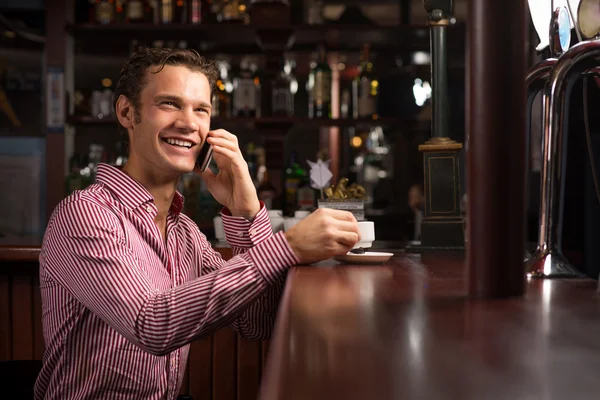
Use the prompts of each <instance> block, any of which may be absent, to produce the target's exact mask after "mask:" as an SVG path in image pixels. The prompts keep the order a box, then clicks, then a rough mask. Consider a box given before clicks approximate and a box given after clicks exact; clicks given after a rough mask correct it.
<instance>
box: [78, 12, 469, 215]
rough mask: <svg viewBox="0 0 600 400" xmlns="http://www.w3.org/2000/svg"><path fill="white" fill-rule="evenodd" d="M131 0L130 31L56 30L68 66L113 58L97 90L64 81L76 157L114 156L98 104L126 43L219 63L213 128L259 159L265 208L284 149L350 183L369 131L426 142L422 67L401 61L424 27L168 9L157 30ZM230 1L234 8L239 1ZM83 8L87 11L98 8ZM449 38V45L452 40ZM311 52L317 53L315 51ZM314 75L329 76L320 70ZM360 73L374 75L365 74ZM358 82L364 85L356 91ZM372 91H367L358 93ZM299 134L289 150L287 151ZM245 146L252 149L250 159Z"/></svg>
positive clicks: (422, 43) (417, 44) (281, 195)
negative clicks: (319, 160)
mask: <svg viewBox="0 0 600 400" xmlns="http://www.w3.org/2000/svg"><path fill="white" fill-rule="evenodd" d="M117 3H119V2H115V3H114V5H115V6H116V5H117ZM121 3H123V2H121ZM127 3H137V2H131V1H129V2H127ZM141 3H142V4H143V5H144V7H145V10H146V11H145V14H143V15H144V16H143V17H142V20H139V21H137V22H133V21H128V20H127V14H125V15H122V16H121V17H119V16H115V17H109V18H108V22H109V23H101V22H100V21H99V20H97V17H96V16H95V14H94V13H92V14H91V15H92V17H91V18H90V19H94V18H96V21H94V22H90V20H89V19H88V20H87V21H83V20H82V19H81V18H79V20H76V21H75V23H74V24H70V25H69V26H67V29H68V32H69V33H70V35H71V36H72V37H73V39H74V40H73V43H74V55H73V56H74V58H75V59H77V58H81V59H83V58H86V57H87V58H90V59H99V58H100V59H102V60H103V62H105V63H109V62H110V61H109V60H115V61H114V63H115V64H114V65H113V66H112V67H111V68H102V70H103V72H104V74H105V75H106V74H108V72H107V71H111V73H112V75H110V76H108V75H107V76H103V77H100V76H97V77H96V79H95V81H96V82H99V83H101V85H97V86H96V87H89V86H88V88H87V90H86V89H85V88H82V87H78V86H77V82H78V81H79V80H78V79H77V77H76V79H75V82H76V83H75V89H76V90H75V91H74V93H73V95H72V96H71V99H72V100H73V103H74V107H72V108H71V109H74V112H72V114H71V115H69V116H68V118H67V121H68V123H69V124H70V125H71V126H73V127H75V129H76V132H77V134H76V135H75V144H74V145H73V147H74V149H75V150H76V151H82V152H85V151H86V148H87V146H88V145H89V144H90V143H98V142H100V143H104V145H105V146H106V147H105V148H106V149H107V153H108V155H107V156H105V160H106V159H108V160H109V161H112V162H115V161H116V160H118V159H119V154H118V152H119V150H120V149H119V146H118V143H119V142H118V136H116V132H117V130H116V129H114V128H115V127H116V120H115V118H114V116H113V115H112V112H111V110H110V105H109V104H107V103H106V102H107V99H109V98H110V94H111V92H110V91H111V89H112V83H113V82H114V80H115V79H116V77H117V74H118V64H119V63H120V62H122V60H123V58H124V57H125V56H126V55H127V54H128V53H129V52H130V51H131V50H132V49H133V48H135V47H136V46H165V47H180V48H194V49H197V50H199V51H200V52H201V53H202V54H208V55H209V56H211V57H214V58H215V59H217V60H218V62H219V64H220V66H221V70H222V76H221V79H220V80H219V82H217V90H216V91H215V96H214V97H213V107H214V110H215V111H214V113H213V121H212V127H214V128H224V129H228V130H231V131H233V132H235V133H236V135H238V137H239V138H240V144H241V147H242V149H243V151H244V153H245V156H246V157H248V158H250V157H253V159H254V161H252V162H250V163H249V164H252V163H258V160H262V161H263V162H264V165H262V167H263V170H264V169H265V168H266V169H267V170H268V174H267V175H268V178H269V181H267V182H262V183H269V185H271V186H272V187H273V189H274V191H275V192H276V193H277V196H276V199H275V203H274V204H273V207H278V208H282V209H287V208H290V205H289V204H287V203H286V202H287V199H286V195H285V193H286V185H287V182H286V171H287V170H289V169H290V168H289V167H291V166H292V164H293V163H292V162H291V159H292V154H291V151H292V149H294V148H297V149H298V148H299V150H300V151H299V154H297V155H296V157H297V159H298V160H302V161H304V160H305V159H313V160H314V159H316V157H317V153H319V154H325V155H326V156H327V157H329V158H331V159H332V169H333V172H334V176H335V178H336V179H337V178H339V177H340V176H349V177H351V178H352V179H357V180H360V179H362V178H360V175H361V174H363V175H364V171H361V169H360V168H356V165H355V161H356V159H357V157H359V158H360V154H361V152H364V151H369V149H368V146H369V145H370V144H371V143H372V140H371V139H372V138H371V137H370V136H373V132H376V133H375V135H378V134H379V133H378V132H381V128H383V129H384V130H385V132H386V134H388V135H389V137H388V141H391V144H392V145H398V146H400V147H402V148H404V149H406V148H410V147H414V148H416V146H412V144H410V143H413V142H414V141H419V140H420V139H419V138H423V137H425V136H427V134H428V131H429V117H428V111H427V110H428V107H427V105H426V104H424V103H425V102H426V100H427V95H428V86H427V80H428V79H429V67H428V66H427V65H418V64H419V63H418V62H417V63H413V61H414V60H412V59H411V57H412V58H414V57H415V54H416V55H420V56H421V57H422V56H423V55H424V51H425V52H426V51H427V50H428V48H429V38H428V31H427V29H426V26H425V25H422V26H411V25H395V26H378V25H375V24H372V23H370V22H369V21H367V22H364V21H357V18H354V19H352V18H350V19H349V20H350V21H351V22H350V23H348V22H343V21H338V23H331V22H329V23H322V22H323V21H319V18H318V16H317V17H315V15H314V10H313V14H312V16H309V15H306V14H307V13H299V15H300V18H301V19H300V20H298V19H294V18H295V17H294V16H297V14H294V12H293V10H292V12H289V10H287V12H289V14H288V17H287V18H288V21H287V22H285V20H286V18H278V19H276V21H277V22H276V23H270V24H269V23H268V21H270V20H268V18H267V17H266V16H268V15H271V16H272V15H273V14H269V12H270V11H269V10H271V9H266V10H267V11H266V12H264V13H256V12H255V11H254V13H249V14H248V16H249V15H251V16H252V19H250V18H249V17H248V16H243V17H241V18H237V19H232V18H229V17H227V18H225V17H223V16H222V15H221V16H219V15H218V14H217V15H215V14H208V13H207V14H203V15H201V21H200V23H193V22H190V20H189V18H190V16H189V15H188V17H187V18H188V19H187V20H186V21H187V22H185V23H176V21H175V19H176V18H183V17H182V13H181V12H173V13H172V14H171V16H170V17H169V18H171V20H170V21H168V22H167V23H165V22H164V21H162V22H161V21H160V18H162V17H161V15H162V14H161V12H162V13H163V14H164V12H163V11H164V10H163V9H161V10H162V11H160V12H159V14H158V17H157V16H156V14H155V13H153V14H151V16H152V18H153V19H150V14H146V12H147V11H148V9H149V8H148V6H149V5H151V4H152V2H141ZM159 3H161V4H163V3H164V4H167V3H170V6H171V7H173V6H176V5H177V4H179V3H180V2H159ZM188 3H193V2H187V3H186V4H188ZM223 3H229V2H223ZM237 3H238V11H239V10H240V7H239V6H240V5H241V2H237ZM298 3H300V4H301V3H302V2H295V1H292V2H291V5H290V7H291V8H292V9H293V8H294V7H295V6H296V7H297V5H298ZM164 4H163V5H164ZM125 5H126V6H129V7H131V4H125ZM93 6H94V9H93V11H94V12H95V11H96V8H97V6H98V2H96V3H95V4H93ZM253 6H254V5H253V4H252V5H251V4H248V10H249V11H252V7H253ZM127 9H128V8H125V10H127ZM90 10H91V8H90V9H88V11H90ZM115 11H116V8H115ZM138 11H139V9H138ZM221 12H222V10H221ZM279 12H281V10H280V11H279ZM80 14H81V13H80ZM284 14H285V13H284ZM308 14H310V12H309V13H308ZM163 16H164V15H163ZM342 17H343V15H342V16H340V18H339V19H340V20H342V19H343V18H342ZM110 18H114V19H113V20H111V19H110ZM156 18H159V20H158V22H157V20H156ZM307 18H308V19H307ZM282 21H283V22H282ZM105 22H107V21H105ZM357 33H360V34H358V35H357ZM456 36H457V37H460V33H458V34H457V35H456ZM200 38H201V39H200ZM365 43H367V44H368V46H369V47H368V50H367V48H366V47H365ZM321 46H322V48H323V49H326V51H321V50H317V51H316V52H315V50H316V49H318V48H321ZM367 51H369V52H370V54H369V57H366V52H367ZM108 54H110V56H109V55H108ZM319 57H320V59H319ZM398 60H402V61H401V62H397V61H398ZM319 61H321V62H319ZM75 64H77V62H76V63H75ZM367 65H370V66H373V65H374V66H375V69H374V71H367V69H366V66H367ZM322 67H323V68H325V69H329V71H323V70H322V69H323V68H322ZM77 68H78V67H77V65H76V67H75V69H77ZM79 68H81V67H79ZM369 68H370V67H369ZM367 72H368V73H367ZM371 72H372V73H374V74H377V75H376V76H375V75H373V76H368V75H369V73H371ZM82 73H83V74H84V75H86V80H87V81H88V82H89V81H90V77H91V75H93V73H91V72H90V70H85V71H83V72H82ZM324 74H325V75H327V74H329V76H328V78H326V80H329V81H328V82H324V81H323V79H322V78H323V76H324ZM317 76H319V77H321V78H320V79H321V81H320V83H319V85H321V86H319V85H317V86H318V87H315V83H316V82H315V77H317ZM361 82H362V83H363V84H361ZM365 82H367V84H368V85H369V88H365V87H364V83H365ZM418 82H420V84H419V83H418ZM373 84H375V85H377V86H376V87H373V86H372V85H373ZM100 86H103V87H100ZM244 88H245V89H244ZM324 88H327V89H324ZM248 89H251V90H248ZM371 89H373V93H372V94H371V95H369V94H368V92H371ZM240 93H246V95H245V96H241V95H240ZM248 93H251V95H248ZM361 93H367V94H366V95H363V94H361ZM316 94H317V95H318V96H323V95H324V94H325V95H326V97H328V99H325V101H323V99H315V95H316ZM359 97H360V98H361V99H362V100H359ZM419 102H421V103H420V104H419ZM423 105H425V106H424V107H421V106H423ZM319 107H320V108H319ZM317 108H319V109H317ZM361 108H362V111H361ZM365 110H367V111H365ZM108 128H110V131H109V130H108ZM107 132H110V133H107ZM388 132H389V133H388ZM294 137H295V138H294ZM298 137H300V138H301V140H300V142H298V144H294V141H295V140H296V141H297V140H298ZM308 137H312V138H314V139H311V140H309V141H311V142H314V143H312V144H309V145H307V144H306V142H308V141H307V140H306V139H307V138H308ZM398 141H401V142H403V144H399V143H397V142H398ZM251 148H257V149H258V151H256V152H254V155H253V156H251V151H250V150H249V149H251ZM323 149H325V152H323ZM388 150H389V149H388ZM357 155H358V156H357ZM372 158H373V157H372ZM380 158H382V157H380V155H379V156H377V157H374V158H373V159H377V160H375V164H377V163H379V164H381V162H380V161H381V160H379V159H380ZM383 158H386V157H383ZM412 158H414V157H413V156H411V155H410V154H405V157H404V158H403V159H402V160H395V161H394V159H393V158H391V157H387V161H385V162H387V165H386V166H385V167H384V168H383V169H385V171H379V172H378V175H377V176H378V177H383V175H386V174H387V178H392V177H393V176H392V174H391V173H390V172H391V171H393V170H406V169H407V164H413V167H414V166H415V165H416V168H417V169H419V168H420V166H419V165H418V164H415V163H414V162H413V161H414V160H412ZM265 160H266V161H265ZM411 160H412V161H411ZM393 163H396V164H398V165H393ZM304 168H306V166H304ZM377 168H379V167H377ZM410 168H412V167H409V169H410ZM413 169H414V168H413ZM257 171H258V169H257ZM263 175H264V174H263ZM415 175H417V176H418V175H419V173H418V172H416V173H415ZM259 178H260V177H259V176H257V177H256V184H257V187H259V186H260V184H261V182H260V180H261V179H262V178H260V179H259ZM410 180H411V178H410V177H404V178H403V179H402V181H403V182H405V183H404V184H402V185H403V186H406V182H409V181H410ZM196 184H197V182H196ZM402 185H401V186H402ZM263 186H264V185H263ZM402 200H404V199H400V201H402ZM292 208H293V206H292ZM206 217H207V216H203V217H202V218H206ZM205 222H206V221H205Z"/></svg>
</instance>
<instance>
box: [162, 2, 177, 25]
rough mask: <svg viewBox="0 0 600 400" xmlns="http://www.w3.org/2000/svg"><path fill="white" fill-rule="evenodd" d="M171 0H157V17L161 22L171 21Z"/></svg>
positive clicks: (172, 9) (168, 22)
mask: <svg viewBox="0 0 600 400" xmlns="http://www.w3.org/2000/svg"><path fill="white" fill-rule="evenodd" d="M173 11H174V7H173V0H159V2H158V18H159V23H161V24H171V23H173Z"/></svg>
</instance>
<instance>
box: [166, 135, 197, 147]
mask: <svg viewBox="0 0 600 400" xmlns="http://www.w3.org/2000/svg"><path fill="white" fill-rule="evenodd" d="M163 142H166V143H168V144H170V145H171V146H176V147H183V148H185V149H190V148H192V146H193V145H194V143H193V142H190V141H188V140H180V139H171V138H167V139H163Z"/></svg>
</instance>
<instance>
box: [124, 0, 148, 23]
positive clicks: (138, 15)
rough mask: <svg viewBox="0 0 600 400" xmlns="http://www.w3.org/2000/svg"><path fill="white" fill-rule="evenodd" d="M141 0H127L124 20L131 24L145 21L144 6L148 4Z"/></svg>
mask: <svg viewBox="0 0 600 400" xmlns="http://www.w3.org/2000/svg"><path fill="white" fill-rule="evenodd" d="M144 3H145V2H144V1H142V0H129V1H128V2H127V12H126V21H127V22H129V23H132V24H137V23H142V22H146V8H147V7H149V4H144Z"/></svg>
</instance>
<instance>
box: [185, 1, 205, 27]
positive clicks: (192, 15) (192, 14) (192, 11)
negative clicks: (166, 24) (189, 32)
mask: <svg viewBox="0 0 600 400" xmlns="http://www.w3.org/2000/svg"><path fill="white" fill-rule="evenodd" d="M187 7H188V21H187V22H188V23H190V24H194V25H195V24H201V23H202V22H203V21H202V13H203V11H204V8H203V7H202V1H201V0H189V1H188V6H187Z"/></svg>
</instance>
